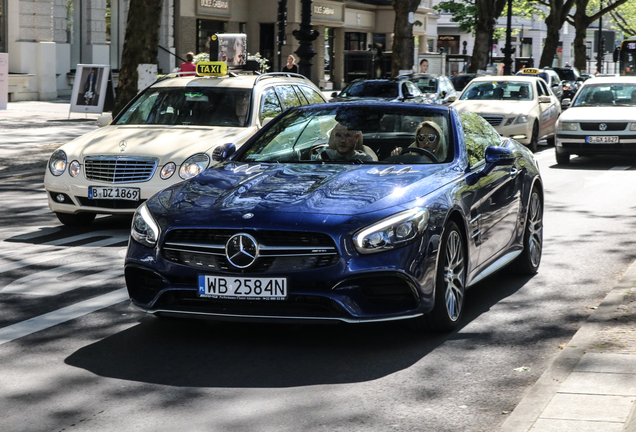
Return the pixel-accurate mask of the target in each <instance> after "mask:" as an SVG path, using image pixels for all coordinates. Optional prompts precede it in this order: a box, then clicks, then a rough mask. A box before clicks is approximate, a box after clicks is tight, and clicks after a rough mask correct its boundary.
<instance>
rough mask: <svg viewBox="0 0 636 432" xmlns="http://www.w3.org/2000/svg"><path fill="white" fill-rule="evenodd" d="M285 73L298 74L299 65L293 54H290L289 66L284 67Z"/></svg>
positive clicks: (288, 58)
mask: <svg viewBox="0 0 636 432" xmlns="http://www.w3.org/2000/svg"><path fill="white" fill-rule="evenodd" d="M283 72H293V73H298V65H297V64H296V57H294V55H293V54H290V55H289V56H288V57H287V64H286V65H285V67H283Z"/></svg>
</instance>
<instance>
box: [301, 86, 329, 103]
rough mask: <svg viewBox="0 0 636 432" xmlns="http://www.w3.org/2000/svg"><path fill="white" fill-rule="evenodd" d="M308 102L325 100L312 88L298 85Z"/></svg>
mask: <svg viewBox="0 0 636 432" xmlns="http://www.w3.org/2000/svg"><path fill="white" fill-rule="evenodd" d="M299 87H300V89H301V90H302V92H303V94H304V95H305V97H306V98H307V100H308V101H309V103H310V104H319V103H323V102H324V101H325V100H324V99H323V98H322V97H321V96H320V95H319V94H318V93H317V92H316V91H315V90H314V89H311V88H309V87H306V86H299Z"/></svg>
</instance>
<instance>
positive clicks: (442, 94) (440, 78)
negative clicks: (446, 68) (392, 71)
mask: <svg viewBox="0 0 636 432" xmlns="http://www.w3.org/2000/svg"><path fill="white" fill-rule="evenodd" d="M401 77H404V78H405V79H407V80H409V81H411V82H412V83H414V84H415V85H416V86H417V88H419V89H420V91H421V92H422V94H423V95H424V98H425V102H426V103H430V104H436V105H450V104H451V103H453V102H455V101H456V100H457V97H458V96H459V95H458V94H457V92H456V91H455V87H453V83H452V82H451V81H450V80H449V79H448V77H447V76H445V75H429V74H410V75H402V76H401Z"/></svg>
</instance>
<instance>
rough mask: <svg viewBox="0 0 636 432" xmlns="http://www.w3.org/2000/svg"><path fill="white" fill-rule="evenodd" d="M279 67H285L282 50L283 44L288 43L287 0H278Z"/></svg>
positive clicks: (280, 68)
mask: <svg viewBox="0 0 636 432" xmlns="http://www.w3.org/2000/svg"><path fill="white" fill-rule="evenodd" d="M277 24H278V37H277V39H278V41H277V42H278V69H279V70H282V69H283V63H282V51H283V45H285V44H286V43H287V41H286V37H285V27H286V26H287V0H278V22H277Z"/></svg>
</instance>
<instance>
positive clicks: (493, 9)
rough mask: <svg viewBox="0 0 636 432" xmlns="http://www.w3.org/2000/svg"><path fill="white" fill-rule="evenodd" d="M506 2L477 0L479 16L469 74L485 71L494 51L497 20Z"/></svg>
mask: <svg viewBox="0 0 636 432" xmlns="http://www.w3.org/2000/svg"><path fill="white" fill-rule="evenodd" d="M505 5H506V0H494V1H493V0H476V1H475V6H476V7H477V14H476V16H475V46H474V47H473V55H472V57H471V58H470V65H469V66H468V73H476V72H477V71H478V70H485V69H486V66H487V65H488V60H489V57H490V51H491V50H492V40H491V37H492V33H493V31H494V29H495V20H496V19H497V18H499V16H500V15H501V12H502V11H503V8H504V6H505Z"/></svg>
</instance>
